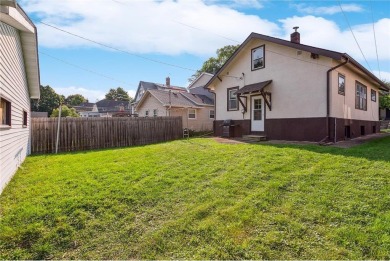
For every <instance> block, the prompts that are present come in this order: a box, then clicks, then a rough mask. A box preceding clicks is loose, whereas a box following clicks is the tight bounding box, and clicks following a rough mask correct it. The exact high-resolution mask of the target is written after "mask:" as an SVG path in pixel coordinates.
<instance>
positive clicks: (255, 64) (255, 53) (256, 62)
mask: <svg viewBox="0 0 390 261" xmlns="http://www.w3.org/2000/svg"><path fill="white" fill-rule="evenodd" d="M251 60H252V71H254V70H257V69H261V68H264V65H265V63H264V45H263V46H259V47H257V48H254V49H252V52H251Z"/></svg>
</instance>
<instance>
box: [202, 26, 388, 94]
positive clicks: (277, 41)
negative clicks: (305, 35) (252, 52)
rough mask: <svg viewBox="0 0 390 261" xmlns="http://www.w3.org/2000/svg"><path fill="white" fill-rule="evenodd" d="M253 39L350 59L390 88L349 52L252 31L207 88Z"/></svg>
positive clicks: (381, 85)
mask: <svg viewBox="0 0 390 261" xmlns="http://www.w3.org/2000/svg"><path fill="white" fill-rule="evenodd" d="M252 39H260V40H264V41H268V42H271V43H275V44H280V45H283V46H288V47H291V48H295V49H298V50H302V51H306V52H310V53H314V54H318V55H322V56H326V57H329V58H332V59H334V60H338V61H341V60H343V59H348V60H349V62H350V63H351V64H352V65H354V66H355V67H356V68H358V69H359V70H360V71H362V72H363V73H365V74H366V75H367V76H369V77H370V78H371V79H372V80H374V81H375V82H377V83H378V84H379V85H380V88H381V89H382V90H389V88H388V87H387V86H386V85H385V84H384V83H383V82H382V81H381V80H380V79H379V78H378V77H376V76H375V75H374V74H372V73H371V72H370V71H368V70H367V69H366V68H365V67H364V66H362V65H361V64H360V63H358V62H357V61H356V60H354V59H353V58H352V57H351V56H349V55H348V54H347V53H340V52H335V51H331V50H326V49H322V48H318V47H313V46H309V45H304V44H298V43H293V42H291V41H287V40H283V39H279V38H275V37H271V36H267V35H263V34H258V33H251V34H250V35H249V36H248V37H247V38H246V39H245V41H244V42H243V43H242V44H241V45H240V47H239V48H238V49H237V50H236V51H235V52H234V53H233V55H232V56H231V57H230V58H229V59H228V60H227V61H226V62H225V64H224V65H223V66H222V67H221V68H220V69H219V70H218V72H217V73H216V74H215V75H214V76H213V78H211V79H210V81H209V82H208V83H207V84H206V85H205V88H208V87H209V86H210V84H211V83H212V82H213V81H214V80H215V79H216V78H217V77H218V76H219V74H220V73H221V72H222V71H223V70H224V69H225V68H226V67H227V66H228V65H229V64H230V62H231V61H232V60H234V58H235V57H236V56H237V55H238V54H239V53H240V52H241V50H242V49H243V48H244V47H245V46H246V45H247V44H248V43H249V42H250V41H251V40H252Z"/></svg>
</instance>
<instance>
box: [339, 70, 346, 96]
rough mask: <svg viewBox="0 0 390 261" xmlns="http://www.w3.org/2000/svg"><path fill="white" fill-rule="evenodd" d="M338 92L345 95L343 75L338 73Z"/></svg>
mask: <svg viewBox="0 0 390 261" xmlns="http://www.w3.org/2000/svg"><path fill="white" fill-rule="evenodd" d="M339 94H341V95H345V76H344V75H342V74H339Z"/></svg>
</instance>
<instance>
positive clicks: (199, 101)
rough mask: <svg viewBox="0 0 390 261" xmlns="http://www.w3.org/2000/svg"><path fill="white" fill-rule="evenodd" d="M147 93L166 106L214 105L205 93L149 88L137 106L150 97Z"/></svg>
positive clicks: (199, 106)
mask: <svg viewBox="0 0 390 261" xmlns="http://www.w3.org/2000/svg"><path fill="white" fill-rule="evenodd" d="M147 94H150V95H152V96H153V97H154V98H156V99H157V100H158V101H159V102H160V103H161V105H162V106H165V107H168V106H171V107H182V108H201V107H205V106H207V107H209V106H213V101H212V100H210V99H209V98H208V97H206V96H204V95H197V94H191V93H188V92H174V91H171V92H170V91H166V90H148V91H147V92H146V93H145V94H144V95H143V96H142V98H141V100H140V101H139V102H138V104H137V105H136V107H137V108H138V107H139V106H141V105H142V104H143V102H144V101H145V100H146V99H147V98H148V95H147Z"/></svg>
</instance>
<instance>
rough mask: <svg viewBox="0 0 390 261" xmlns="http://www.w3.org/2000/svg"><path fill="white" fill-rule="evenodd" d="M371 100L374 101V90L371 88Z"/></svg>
mask: <svg viewBox="0 0 390 261" xmlns="http://www.w3.org/2000/svg"><path fill="white" fill-rule="evenodd" d="M371 101H373V102H376V91H374V90H371Z"/></svg>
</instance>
